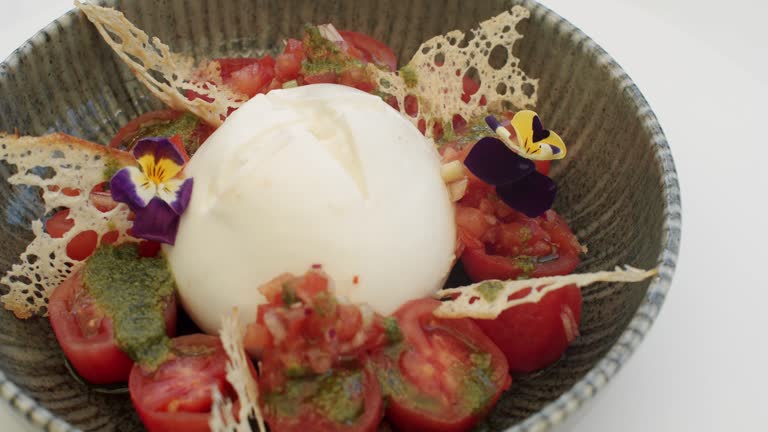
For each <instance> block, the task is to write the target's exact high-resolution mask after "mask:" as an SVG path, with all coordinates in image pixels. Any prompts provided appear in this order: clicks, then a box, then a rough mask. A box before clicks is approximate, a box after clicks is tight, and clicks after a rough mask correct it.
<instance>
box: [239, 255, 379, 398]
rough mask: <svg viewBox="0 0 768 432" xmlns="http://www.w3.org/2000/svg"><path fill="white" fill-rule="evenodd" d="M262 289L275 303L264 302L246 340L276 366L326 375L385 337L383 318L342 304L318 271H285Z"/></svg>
mask: <svg viewBox="0 0 768 432" xmlns="http://www.w3.org/2000/svg"><path fill="white" fill-rule="evenodd" d="M259 290H260V291H261V293H262V294H264V296H265V297H266V298H267V301H268V302H269V303H268V304H263V305H260V306H259V309H258V315H257V317H256V321H255V322H254V323H252V324H250V325H249V326H248V328H247V330H246V334H245V341H244V345H245V348H246V350H248V352H249V353H251V354H252V355H254V356H259V357H261V359H262V363H263V364H265V365H269V368H270V369H274V370H280V371H282V370H290V371H293V372H291V373H295V372H296V371H301V372H302V373H313V374H323V373H326V372H327V371H328V370H330V369H332V368H334V367H336V366H338V365H340V364H342V363H343V362H344V360H350V359H358V358H360V357H361V356H364V355H365V353H366V352H367V350H368V349H370V348H371V347H373V346H378V345H380V344H382V343H383V341H384V339H385V335H384V328H383V327H382V325H381V317H380V316H376V315H374V314H373V313H372V312H370V313H367V319H363V318H364V315H363V310H362V309H361V307H360V306H358V305H351V304H339V303H338V302H337V301H336V298H335V297H334V296H333V295H332V294H331V292H330V291H329V282H328V279H327V278H326V276H325V275H324V274H323V273H322V272H320V271H318V270H310V271H308V272H307V273H305V274H304V275H303V276H300V277H295V276H292V275H290V274H284V275H280V276H278V277H276V278H275V279H273V280H272V281H270V282H268V283H267V284H265V285H263V286H262V287H260V288H259ZM265 379H267V378H265ZM269 379H277V380H280V379H282V375H280V374H271V375H270V376H269ZM263 384H265V385H266V384H268V386H269V387H279V386H281V385H282V383H281V382H280V381H277V382H271V383H267V382H266V381H264V382H263Z"/></svg>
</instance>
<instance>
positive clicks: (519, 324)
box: [475, 285, 581, 373]
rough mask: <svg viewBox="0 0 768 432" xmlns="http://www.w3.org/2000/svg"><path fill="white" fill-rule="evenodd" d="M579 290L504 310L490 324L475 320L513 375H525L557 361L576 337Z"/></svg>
mask: <svg viewBox="0 0 768 432" xmlns="http://www.w3.org/2000/svg"><path fill="white" fill-rule="evenodd" d="M580 320H581V290H580V289H579V287H577V286H575V285H570V286H567V287H564V288H561V289H558V290H556V291H553V292H550V293H548V294H547V295H545V296H544V297H543V298H542V299H541V300H540V301H539V302H538V303H530V304H523V305H519V306H515V307H514V308H512V309H507V310H506V311H504V312H502V313H501V315H499V317H498V318H496V319H494V320H475V322H476V323H477V325H478V326H480V328H481V329H482V330H483V332H485V334H486V335H488V337H489V338H491V340H493V342H494V343H496V345H497V346H498V347H499V348H500V349H501V350H502V351H503V352H504V355H505V356H506V357H507V361H508V362H509V368H510V370H511V371H513V372H519V373H528V372H533V371H536V370H539V369H542V368H544V367H546V366H549V365H550V364H552V363H554V362H555V361H557V360H558V359H559V358H560V357H561V356H562V354H563V352H565V350H566V348H568V345H570V344H571V342H573V340H574V339H575V338H576V336H577V335H578V325H579V321H580Z"/></svg>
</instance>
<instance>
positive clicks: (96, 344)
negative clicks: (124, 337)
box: [48, 272, 176, 384]
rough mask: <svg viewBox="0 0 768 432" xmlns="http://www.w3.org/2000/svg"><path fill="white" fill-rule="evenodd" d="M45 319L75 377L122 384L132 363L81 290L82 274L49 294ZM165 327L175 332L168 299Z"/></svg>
mask: <svg viewBox="0 0 768 432" xmlns="http://www.w3.org/2000/svg"><path fill="white" fill-rule="evenodd" d="M48 317H49V319H50V321H51V327H53V331H54V333H55V334H56V339H57V340H58V341H59V345H61V349H62V351H64V354H65V355H66V356H67V358H68V359H69V362H70V363H71V364H72V366H73V367H74V368H75V370H76V371H77V373H78V374H80V376H82V377H83V378H84V379H86V380H87V381H89V382H91V383H94V384H110V383H116V382H123V381H125V380H127V379H128V374H129V372H130V370H131V366H132V365H133V361H132V360H131V359H130V358H129V357H128V356H127V355H126V354H125V353H123V352H122V351H120V349H119V348H118V347H117V343H116V342H115V339H114V330H113V327H112V319H111V318H110V317H109V316H108V315H107V314H106V313H104V311H103V310H102V309H101V308H100V307H99V306H98V305H97V304H96V302H95V301H94V299H93V297H91V296H90V295H89V294H88V292H87V291H86V290H85V289H84V287H83V280H82V275H81V273H80V272H76V273H74V274H73V275H72V276H70V277H69V278H68V279H67V280H65V281H64V282H62V284H61V285H59V286H58V287H57V288H56V289H55V290H54V291H53V293H52V294H51V297H50V299H49V303H48ZM165 326H166V327H165V328H166V329H167V332H168V334H169V336H170V335H172V334H173V333H174V332H175V329H176V301H175V299H174V298H173V297H170V298H169V299H168V303H167V304H166V308H165Z"/></svg>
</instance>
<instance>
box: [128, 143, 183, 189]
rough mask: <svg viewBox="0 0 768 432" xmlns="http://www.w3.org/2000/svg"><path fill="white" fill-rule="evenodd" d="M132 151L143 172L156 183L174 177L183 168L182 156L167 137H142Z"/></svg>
mask: <svg viewBox="0 0 768 432" xmlns="http://www.w3.org/2000/svg"><path fill="white" fill-rule="evenodd" d="M132 153H133V157H135V158H136V160H137V161H138V162H139V165H140V166H141V170H142V171H143V172H144V174H145V175H146V176H147V177H148V178H149V179H151V180H152V181H154V182H155V183H156V184H160V183H163V182H165V181H167V180H170V179H172V178H174V177H176V175H178V174H179V173H180V172H181V170H182V169H183V168H184V163H185V161H184V156H183V155H182V154H181V153H180V152H179V150H178V149H177V148H176V146H175V145H174V144H173V142H171V140H169V139H168V138H144V139H142V140H140V141H139V142H138V143H136V145H135V146H134V147H133V150H132Z"/></svg>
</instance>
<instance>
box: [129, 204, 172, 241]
mask: <svg viewBox="0 0 768 432" xmlns="http://www.w3.org/2000/svg"><path fill="white" fill-rule="evenodd" d="M135 213H136V219H134V221H133V228H131V235H132V236H134V237H136V238H140V239H144V240H153V241H157V242H160V243H166V244H169V245H173V244H174V243H175V242H176V231H178V229H179V215H177V214H176V212H174V211H173V210H172V209H171V207H170V206H169V205H168V204H166V203H165V202H164V201H163V200H161V199H160V198H154V199H153V200H152V201H150V202H149V204H148V205H147V206H146V207H144V208H141V209H138V210H136V211H135Z"/></svg>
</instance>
